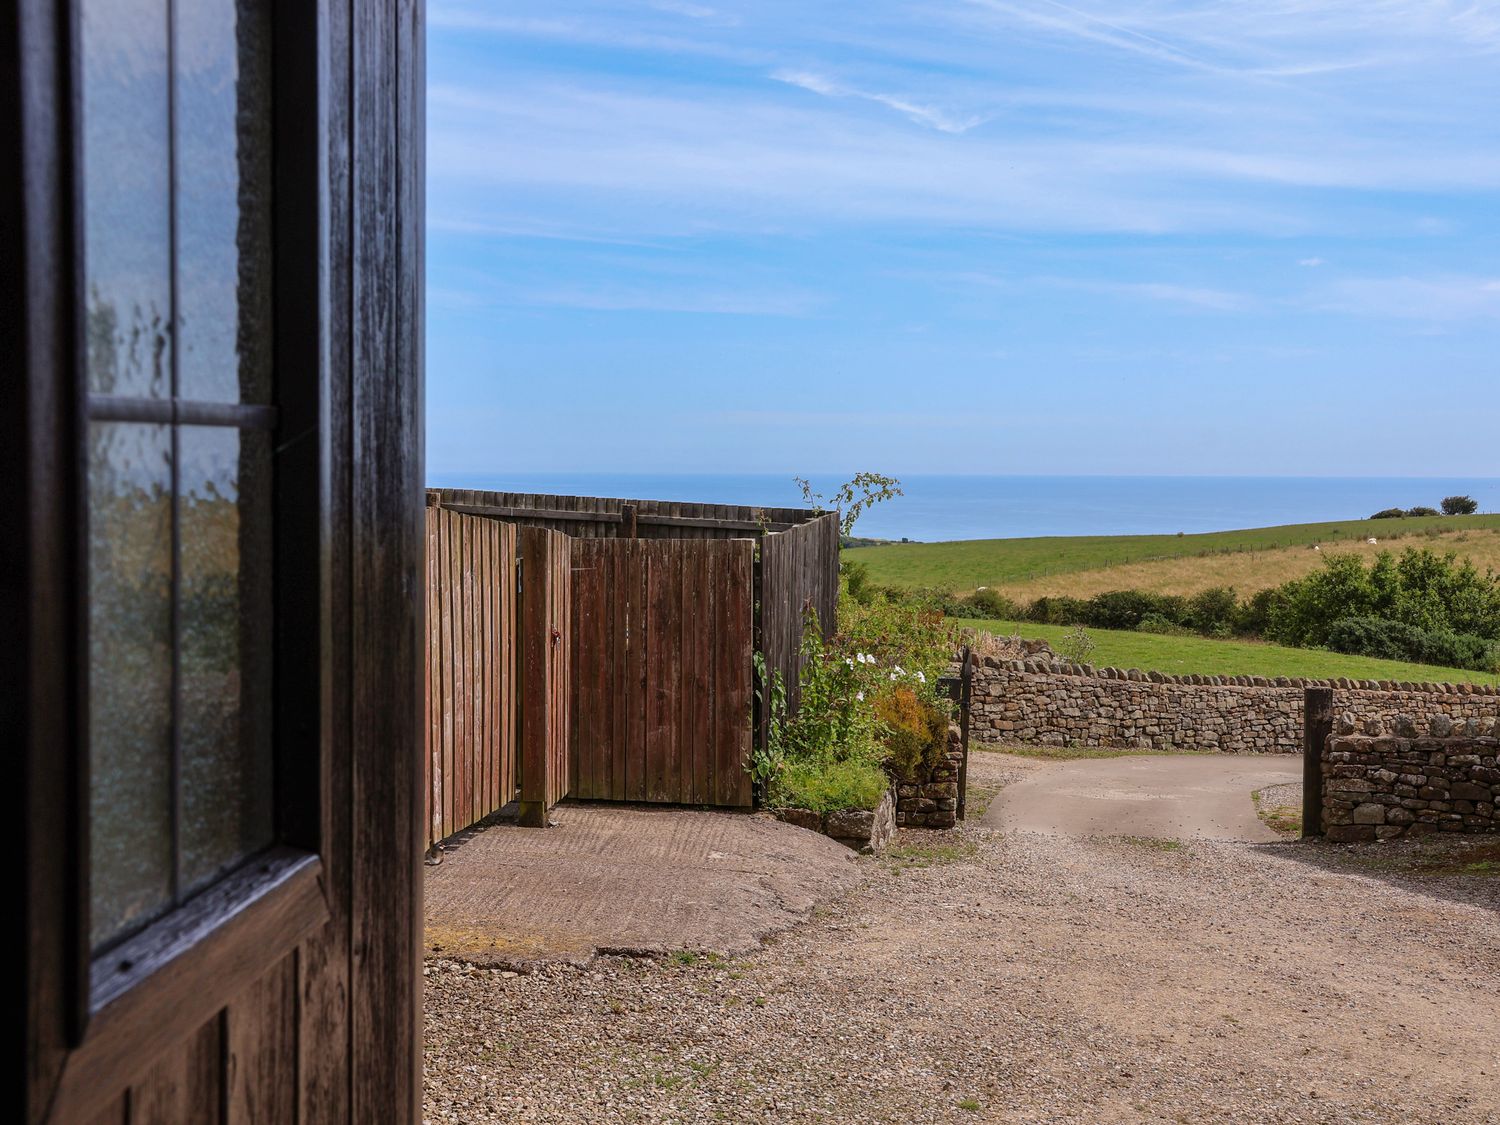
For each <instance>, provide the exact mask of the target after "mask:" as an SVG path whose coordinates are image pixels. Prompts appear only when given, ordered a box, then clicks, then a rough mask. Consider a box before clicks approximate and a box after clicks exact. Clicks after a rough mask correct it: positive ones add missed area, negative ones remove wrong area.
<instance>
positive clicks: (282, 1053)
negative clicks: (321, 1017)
mask: <svg viewBox="0 0 1500 1125" xmlns="http://www.w3.org/2000/svg"><path fill="white" fill-rule="evenodd" d="M223 1023H224V1042H225V1047H224V1082H225V1087H226V1088H225V1098H224V1108H225V1122H226V1125H276V1123H279V1122H284V1121H295V1120H296V1115H297V1034H298V1020H297V956H296V954H293V955H292V956H290V957H287V958H285V959H283V960H282V962H281V963H280V964H279V965H277V966H276V968H275V969H273V970H272V971H271V972H269V973H267V974H266V975H265V976H263V977H261V978H260V979H259V980H257V981H256V982H255V983H254V984H252V985H251V986H250V987H249V988H247V989H246V990H245V991H244V992H242V993H241V994H240V995H239V996H238V997H236V998H235V1000H234V1002H233V1003H232V1004H230V1005H229V1007H228V1008H226V1009H225V1010H224V1016H223ZM215 1061H217V1060H215ZM195 1120H204V1119H202V1118H198V1119H195Z"/></svg>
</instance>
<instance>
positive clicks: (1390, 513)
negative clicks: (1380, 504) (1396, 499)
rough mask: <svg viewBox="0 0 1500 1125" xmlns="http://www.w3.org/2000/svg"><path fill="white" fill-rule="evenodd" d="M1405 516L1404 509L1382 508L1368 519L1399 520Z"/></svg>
mask: <svg viewBox="0 0 1500 1125" xmlns="http://www.w3.org/2000/svg"><path fill="white" fill-rule="evenodd" d="M1405 515H1406V510H1405V509H1404V508H1382V509H1380V511H1378V512H1376V513H1375V514H1374V515H1373V516H1371V517H1370V518H1371V519H1372V520H1399V519H1401V518H1402V517H1403V516H1405Z"/></svg>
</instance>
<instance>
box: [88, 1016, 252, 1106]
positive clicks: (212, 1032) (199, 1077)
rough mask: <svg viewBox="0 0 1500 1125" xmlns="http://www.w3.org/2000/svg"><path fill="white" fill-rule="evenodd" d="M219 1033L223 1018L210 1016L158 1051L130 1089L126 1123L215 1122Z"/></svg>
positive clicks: (220, 1077) (221, 1077)
mask: <svg viewBox="0 0 1500 1125" xmlns="http://www.w3.org/2000/svg"><path fill="white" fill-rule="evenodd" d="M223 1032H224V1019H223V1016H222V1014H221V1015H215V1016H213V1017H212V1018H211V1019H209V1020H208V1021H207V1022H206V1023H204V1024H203V1026H202V1027H200V1028H199V1029H198V1030H197V1031H196V1032H194V1033H193V1034H192V1035H190V1036H189V1037H188V1038H187V1039H186V1040H185V1041H184V1042H182V1043H180V1044H178V1045H176V1046H175V1047H173V1048H172V1049H170V1050H168V1051H167V1052H165V1053H163V1054H162V1055H160V1056H159V1057H158V1058H157V1059H156V1061H155V1062H154V1063H153V1064H152V1066H151V1069H150V1070H149V1071H147V1072H146V1075H145V1077H144V1078H142V1079H141V1080H140V1081H139V1082H137V1083H136V1084H135V1085H134V1086H133V1087H132V1088H131V1090H130V1098H129V1121H130V1125H182V1123H184V1122H189V1121H219V1120H221V1117H220V1108H221V1106H220V1103H221V1090H222V1084H223V1082H224V1081H225V1078H226V1074H225V1068H224V1067H223V1064H222V1058H221V1056H222V1053H223ZM106 1112H112V1111H108V1110H106Z"/></svg>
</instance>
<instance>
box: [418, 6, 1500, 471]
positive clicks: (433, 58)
mask: <svg viewBox="0 0 1500 1125" xmlns="http://www.w3.org/2000/svg"><path fill="white" fill-rule="evenodd" d="M428 13H429V29H428V84H429V85H428V140H427V144H428V173H427V175H428V189H427V192H428V236H427V256H428V291H427V310H428V312H427V316H428V343H427V379H428V398H427V417H428V453H427V457H428V467H429V472H430V474H434V475H437V474H443V473H476V472H484V473H488V472H494V473H503V472H507V471H509V472H514V471H523V470H524V471H558V470H576V471H600V472H615V471H634V472H776V473H783V472H785V473H791V472H804V473H827V472H837V471H841V470H850V469H867V468H872V469H877V470H880V471H886V472H896V473H902V472H906V473H921V472H972V473H1033V472H1037V473H1143V474H1252V475H1254V474H1272V475H1280V474H1285V475H1365V474H1372V475H1384V476H1399V475H1453V476H1464V475H1476V476H1494V475H1497V474H1500V467H1497V466H1500V458H1497V457H1496V455H1495V449H1496V447H1497V436H1500V233H1497V230H1496V228H1497V225H1500V224H1497V221H1496V220H1497V217H1500V143H1497V142H1500V3H1491V2H1486V0H1453V2H1443V0H1429V2H1422V3H1419V2H1402V0H1264V2H1256V0H1203V2H1199V3H1177V2H1170V0H1130V2H1126V0H1070V2H1068V3H1062V2H1057V0H910V2H897V0H860V2H849V3H842V4H827V3H816V2H813V0H743V2H739V0H734V2H731V0H722V2H721V0H711V2H705V3H697V2H689V0H655V2H651V0H641V2H637V3H626V2H623V0H621V2H604V0H580V2H568V0H515V2H510V3H505V2H500V0H493V2H490V3H481V2H478V0H429V8H428Z"/></svg>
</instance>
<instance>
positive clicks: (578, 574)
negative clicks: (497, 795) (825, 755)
mask: <svg viewBox="0 0 1500 1125" xmlns="http://www.w3.org/2000/svg"><path fill="white" fill-rule="evenodd" d="M571 547H572V557H573V569H572V587H573V589H572V606H573V620H572V630H573V643H572V650H573V651H572V660H573V669H572V672H573V676H572V692H571V704H572V722H573V730H572V740H571V744H570V754H571V758H572V783H573V784H572V790H571V793H572V795H573V796H575V797H582V798H593V799H598V800H614V801H649V802H662V803H672V804H695V805H721V806H730V807H739V808H747V807H749V806H750V804H751V802H752V794H751V785H750V775H749V774H748V773H747V772H746V766H747V765H748V762H749V754H750V748H751V735H752V713H751V700H752V693H753V687H754V685H753V678H752V677H753V665H752V656H753V651H754V549H755V548H754V543H753V542H752V541H751V540H749V539H718V540H712V539H694V540H645V539H575V540H572V541H571Z"/></svg>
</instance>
